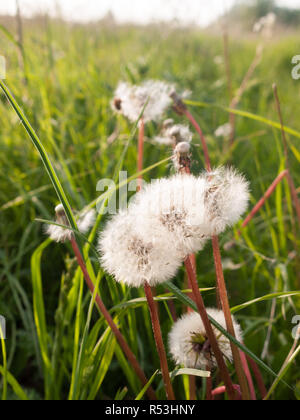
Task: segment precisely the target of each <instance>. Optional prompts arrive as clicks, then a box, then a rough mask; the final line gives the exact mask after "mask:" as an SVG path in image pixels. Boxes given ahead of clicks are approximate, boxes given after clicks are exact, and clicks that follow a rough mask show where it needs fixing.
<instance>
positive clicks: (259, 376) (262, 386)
mask: <svg viewBox="0 0 300 420" xmlns="http://www.w3.org/2000/svg"><path fill="white" fill-rule="evenodd" d="M246 357H247V360H248V363H249V365H250V366H251V369H252V371H253V374H254V376H255V379H256V382H257V386H258V389H259V392H260V395H261V397H262V399H264V398H265V397H266V396H267V393H268V391H267V389H266V386H265V384H264V380H263V377H262V374H261V372H260V370H259V367H258V366H257V364H256V363H255V361H254V360H253V359H251V357H249V356H246Z"/></svg>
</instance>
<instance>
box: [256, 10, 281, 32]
mask: <svg viewBox="0 0 300 420" xmlns="http://www.w3.org/2000/svg"><path fill="white" fill-rule="evenodd" d="M276 19H277V17H276V15H275V13H268V14H267V15H266V16H263V17H261V18H260V19H259V20H258V21H257V22H256V23H255V24H254V27H253V32H256V33H261V34H262V36H263V37H265V38H271V37H272V34H273V29H274V25H275V23H276Z"/></svg>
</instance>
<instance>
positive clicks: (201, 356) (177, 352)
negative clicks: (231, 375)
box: [169, 308, 242, 370]
mask: <svg viewBox="0 0 300 420" xmlns="http://www.w3.org/2000/svg"><path fill="white" fill-rule="evenodd" d="M207 313H208V315H210V316H211V317H212V318H213V319H214V320H215V321H217V322H218V323H219V324H220V325H221V326H222V327H223V328H224V329H226V321H225V317H224V314H223V312H222V311H220V310H218V309H214V308H209V309H207ZM233 324H234V331H235V334H236V338H237V340H238V341H240V342H241V341H242V331H241V328H240V326H239V324H238V323H237V322H236V320H235V319H234V318H233ZM212 328H213V331H214V333H215V336H216V338H217V341H218V344H219V347H220V350H221V352H222V354H223V356H224V357H225V358H226V359H227V360H229V361H232V352H231V346H230V341H229V339H228V338H227V337H225V336H224V335H223V334H221V333H220V332H219V330H217V329H216V328H215V327H214V326H213V327H212ZM169 350H170V353H171V355H172V358H173V360H174V361H175V363H176V364H177V365H183V366H184V367H186V368H192V369H193V368H194V369H202V370H206V369H207V367H208V365H210V366H211V368H214V367H216V366H217V363H216V359H215V357H214V355H213V353H212V351H211V347H210V345H209V341H208V339H207V335H206V331H205V328H204V325H203V322H202V319H201V317H200V315H199V314H198V313H197V312H192V313H189V314H186V315H184V316H183V317H182V318H181V319H179V320H178V321H177V322H176V323H175V324H174V325H173V328H172V330H171V332H170V334H169Z"/></svg>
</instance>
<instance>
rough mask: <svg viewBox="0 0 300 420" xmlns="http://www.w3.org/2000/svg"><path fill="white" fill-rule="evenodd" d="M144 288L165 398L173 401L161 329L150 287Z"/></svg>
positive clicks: (146, 284) (147, 285)
mask: <svg viewBox="0 0 300 420" xmlns="http://www.w3.org/2000/svg"><path fill="white" fill-rule="evenodd" d="M144 288H145V294H146V297H147V301H148V306H149V311H150V315H151V321H152V328H153V333H154V338H155V343H156V347H157V352H158V355H159V359H160V366H161V371H162V375H163V380H164V384H165V389H166V393H167V398H168V400H175V395H174V391H173V387H172V384H171V379H170V372H169V367H168V361H167V354H166V350H165V346H164V342H163V339H162V333H161V328H160V323H159V318H158V311H157V305H156V303H155V301H154V299H153V295H152V290H151V287H150V286H149V284H148V283H147V282H146V283H145V285H144Z"/></svg>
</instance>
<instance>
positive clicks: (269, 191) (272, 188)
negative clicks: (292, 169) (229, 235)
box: [238, 170, 288, 236]
mask: <svg viewBox="0 0 300 420" xmlns="http://www.w3.org/2000/svg"><path fill="white" fill-rule="evenodd" d="M287 174H288V170H284V171H283V172H281V173H280V174H279V175H278V176H277V178H276V179H275V180H274V181H273V182H272V184H271V185H270V187H269V188H268V189H267V191H266V192H265V194H264V195H263V197H262V198H261V199H260V200H259V201H258V203H257V204H256V205H255V206H254V207H253V209H252V210H251V212H250V213H249V214H248V216H247V217H246V219H245V220H244V221H243V223H242V228H245V227H246V226H247V225H248V224H249V223H250V221H251V220H252V219H253V217H254V216H255V215H256V213H257V212H258V211H259V210H260V209H261V208H262V206H263V205H264V204H265V202H266V201H267V199H268V198H269V197H270V196H271V195H272V194H273V192H274V191H275V189H276V187H277V185H278V184H279V183H280V182H281V181H282V180H283V178H284V177H286V176H287ZM238 235H239V236H240V235H241V231H239V232H238Z"/></svg>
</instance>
